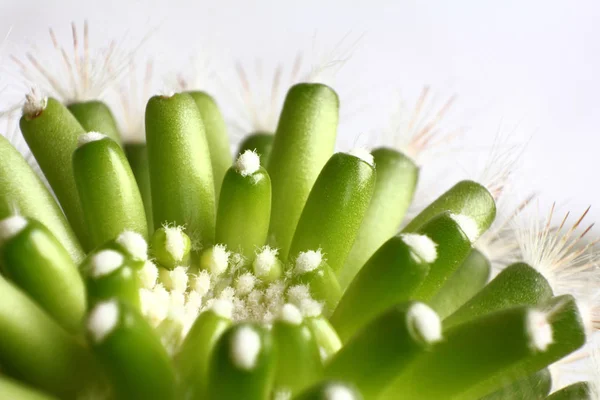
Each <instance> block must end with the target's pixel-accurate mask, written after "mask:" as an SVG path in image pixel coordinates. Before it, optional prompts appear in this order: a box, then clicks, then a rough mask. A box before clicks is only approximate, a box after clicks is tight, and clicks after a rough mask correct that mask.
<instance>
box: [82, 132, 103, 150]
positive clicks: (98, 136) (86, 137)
mask: <svg viewBox="0 0 600 400" xmlns="http://www.w3.org/2000/svg"><path fill="white" fill-rule="evenodd" d="M107 137H108V136H106V135H105V134H103V133H100V132H88V133H84V134H83V135H79V137H78V138H77V147H82V146H84V145H86V144H88V143H91V142H96V141H98V140H102V139H105V138H107Z"/></svg>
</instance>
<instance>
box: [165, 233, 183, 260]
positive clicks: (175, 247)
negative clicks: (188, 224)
mask: <svg viewBox="0 0 600 400" xmlns="http://www.w3.org/2000/svg"><path fill="white" fill-rule="evenodd" d="M183 235H184V233H183V227H181V226H171V227H169V226H167V227H165V250H167V252H168V253H169V254H170V255H171V257H173V259H174V260H177V261H181V260H183V257H184V256H185V237H184V236H183Z"/></svg>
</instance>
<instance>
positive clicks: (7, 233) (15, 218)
mask: <svg viewBox="0 0 600 400" xmlns="http://www.w3.org/2000/svg"><path fill="white" fill-rule="evenodd" d="M26 226H27V220H26V219H25V218H23V217H21V216H20V215H12V216H10V217H8V218H4V219H3V220H2V221H0V242H3V241H5V240H8V239H10V238H12V237H14V236H16V235H17V234H18V233H19V232H21V231H22V230H23V229H25V227H26Z"/></svg>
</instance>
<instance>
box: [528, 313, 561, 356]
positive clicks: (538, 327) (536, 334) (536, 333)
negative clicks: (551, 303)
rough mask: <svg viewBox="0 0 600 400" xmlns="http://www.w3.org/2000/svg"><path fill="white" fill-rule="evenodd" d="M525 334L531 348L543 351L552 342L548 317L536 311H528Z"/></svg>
mask: <svg viewBox="0 0 600 400" xmlns="http://www.w3.org/2000/svg"><path fill="white" fill-rule="evenodd" d="M527 333H528V334H529V337H530V340H531V342H530V344H531V347H532V348H534V349H536V350H539V351H545V350H546V349H547V348H548V346H550V345H551V344H552V342H553V341H554V339H553V336H554V335H553V333H552V325H550V322H548V317H547V316H546V314H545V313H543V312H541V311H538V310H532V311H529V313H528V314H527Z"/></svg>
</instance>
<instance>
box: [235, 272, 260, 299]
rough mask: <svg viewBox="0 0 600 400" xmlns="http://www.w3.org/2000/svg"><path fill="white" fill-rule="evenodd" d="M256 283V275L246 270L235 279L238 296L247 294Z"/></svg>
mask: <svg viewBox="0 0 600 400" xmlns="http://www.w3.org/2000/svg"><path fill="white" fill-rule="evenodd" d="M255 285H256V277H255V276H254V275H252V274H251V273H250V272H244V273H243V274H242V275H240V276H238V277H237V279H236V280H235V290H236V292H237V294H238V296H246V295H247V294H248V293H250V292H251V291H252V290H253V289H254V286H255Z"/></svg>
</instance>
